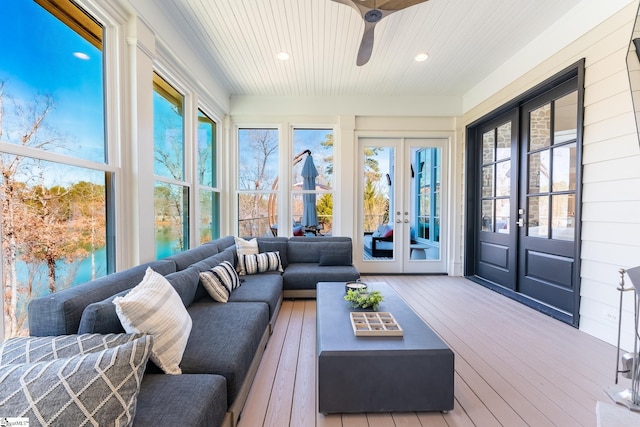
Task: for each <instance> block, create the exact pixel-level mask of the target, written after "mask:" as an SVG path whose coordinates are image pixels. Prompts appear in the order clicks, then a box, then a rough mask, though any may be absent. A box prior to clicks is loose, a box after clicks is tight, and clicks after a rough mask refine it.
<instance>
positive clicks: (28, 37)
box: [0, 0, 105, 162]
mask: <svg viewBox="0 0 640 427" xmlns="http://www.w3.org/2000/svg"><path fill="white" fill-rule="evenodd" d="M2 3H3V4H2V17H3V19H2V25H1V26H0V52H2V54H1V55H0V80H2V81H4V82H5V93H6V94H7V95H10V96H12V97H13V98H14V99H15V100H16V101H19V102H31V101H32V100H33V98H34V97H35V96H36V95H38V94H47V95H51V96H53V98H54V101H55V106H56V107H55V109H54V111H53V112H52V113H50V115H49V116H48V117H47V123H48V125H49V126H50V127H51V128H53V129H55V130H56V131H57V132H59V133H60V134H62V135H65V136H66V138H65V144H66V148H67V149H66V150H61V149H56V151H58V152H62V153H65V154H69V155H73V156H76V157H81V158H83V159H87V160H92V161H97V162H104V160H105V159H104V101H103V99H104V97H103V86H102V53H101V52H100V50H99V49H97V48H95V47H94V46H92V45H91V44H90V43H89V42H87V41H86V40H84V39H83V38H82V37H80V36H79V35H77V34H76V33H75V32H74V31H72V30H71V29H69V28H68V27H67V26H65V25H64V24H63V23H61V22H60V21H58V20H57V19H56V18H55V17H53V16H52V15H51V14H49V13H48V12H47V11H45V10H44V9H43V8H42V7H40V6H39V5H37V4H36V3H35V2H33V1H28V0H19V1H3V2H2ZM78 52H80V53H82V54H84V55H86V56H87V57H88V58H87V57H85V58H84V59H83V58H79V57H77V56H76V55H74V54H76V53H78ZM5 107H6V105H5ZM11 142H15V141H11Z"/></svg>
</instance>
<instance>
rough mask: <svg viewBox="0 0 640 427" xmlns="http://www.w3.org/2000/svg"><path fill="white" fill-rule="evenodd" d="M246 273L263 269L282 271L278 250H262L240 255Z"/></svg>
mask: <svg viewBox="0 0 640 427" xmlns="http://www.w3.org/2000/svg"><path fill="white" fill-rule="evenodd" d="M242 261H243V264H244V268H245V270H246V272H247V274H257V273H264V272H265V271H279V272H281V273H282V272H283V271H284V270H283V269H282V262H281V260H280V252H278V251H276V252H263V253H260V254H252V255H242Z"/></svg>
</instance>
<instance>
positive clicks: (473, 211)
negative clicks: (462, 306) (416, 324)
mask: <svg viewBox="0 0 640 427" xmlns="http://www.w3.org/2000/svg"><path fill="white" fill-rule="evenodd" d="M584 64H585V59H584V58H583V59H581V60H579V61H577V62H576V63H574V64H572V65H570V66H569V67H567V68H565V69H564V70H562V71H560V72H559V73H557V74H556V75H555V76H553V77H551V78H549V79H547V80H545V81H544V82H542V83H540V84H538V85H536V86H535V87H533V88H532V89H530V90H528V91H526V92H525V93H523V94H521V95H520V96H517V97H516V98H514V99H512V100H511V101H509V102H507V103H506V104H504V105H503V106H501V107H499V108H497V109H496V110H494V111H492V112H491V113H489V114H487V115H485V116H484V117H481V118H480V119H477V120H475V121H474V122H472V123H470V124H469V125H467V127H466V153H465V161H466V167H465V175H466V178H465V229H464V232H465V250H464V256H465V259H464V275H465V276H466V277H467V278H468V279H470V280H473V281H474V282H477V283H479V284H481V285H483V286H485V287H487V288H489V289H492V290H494V291H496V292H499V293H501V294H503V295H505V296H507V297H509V298H512V299H514V300H516V301H519V302H521V303H523V304H525V305H527V306H529V307H531V308H534V309H536V310H538V311H540V312H543V313H545V314H547V315H549V316H551V317H553V318H556V319H558V320H561V321H563V322H565V323H568V324H570V325H573V326H575V327H578V326H579V322H580V253H581V246H582V244H581V237H580V236H581V235H582V233H581V232H582V230H581V228H582V220H581V218H582V179H581V177H582V155H581V153H582V135H583V126H578V129H577V133H578V135H577V145H578V147H579V149H578V153H577V160H576V164H577V169H578V170H577V173H578V176H579V177H580V179H579V181H578V182H577V189H576V219H577V220H576V224H575V227H576V241H575V254H574V255H575V269H574V271H573V273H572V274H573V276H574V277H573V279H574V283H575V294H574V298H575V304H574V310H573V313H571V314H570V315H567V314H566V313H563V312H561V311H559V310H556V309H554V308H553V307H550V306H548V305H546V304H542V303H540V302H538V301H536V300H534V299H532V298H529V297H527V296H525V295H522V294H520V293H518V292H515V291H513V290H511V289H508V288H505V287H503V286H501V285H499V284H497V283H494V282H491V281H489V280H486V279H484V278H482V277H480V276H478V275H477V274H476V261H477V257H478V252H477V246H478V245H477V236H478V232H479V229H478V227H479V223H478V221H476V219H477V218H478V217H479V211H480V208H481V203H480V197H479V194H478V191H477V188H478V183H479V182H480V181H481V177H480V167H479V164H478V162H479V158H480V156H479V151H478V150H481V149H482V135H479V134H478V133H479V128H480V126H481V125H483V124H485V123H487V122H489V121H492V120H495V119H496V118H497V117H500V116H503V115H506V114H508V113H509V112H512V111H513V110H517V114H518V115H520V110H521V107H522V105H524V104H525V103H527V102H529V101H532V100H533V99H535V98H537V97H538V96H541V95H543V94H545V93H547V92H549V91H550V90H553V89H554V88H556V87H557V86H559V85H561V84H563V83H565V82H567V81H569V80H571V79H574V78H577V88H576V89H577V91H578V106H579V108H578V123H583V118H584ZM516 289H517V287H516Z"/></svg>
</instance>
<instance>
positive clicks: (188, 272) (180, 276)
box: [164, 267, 200, 307]
mask: <svg viewBox="0 0 640 427" xmlns="http://www.w3.org/2000/svg"><path fill="white" fill-rule="evenodd" d="M198 273H199V272H198V270H196V269H195V268H191V267H189V268H186V269H184V270H182V271H176V272H175V273H171V274H167V275H166V276H164V278H165V279H167V282H169V284H171V286H173V289H175V290H176V292H177V293H178V295H179V296H180V299H181V300H182V304H183V305H184V306H185V307H189V306H190V305H191V303H192V302H193V299H194V298H195V295H196V289H197V288H198V281H199V280H200V276H199V275H198Z"/></svg>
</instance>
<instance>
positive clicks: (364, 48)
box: [356, 22, 376, 66]
mask: <svg viewBox="0 0 640 427" xmlns="http://www.w3.org/2000/svg"><path fill="white" fill-rule="evenodd" d="M375 28H376V23H375V22H365V26H364V33H362V41H361V42H360V49H358V57H357V59H356V65H358V66H360V65H364V64H366V63H367V62H369V59H370V58H371V52H373V39H374V37H373V30H374V29H375Z"/></svg>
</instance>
